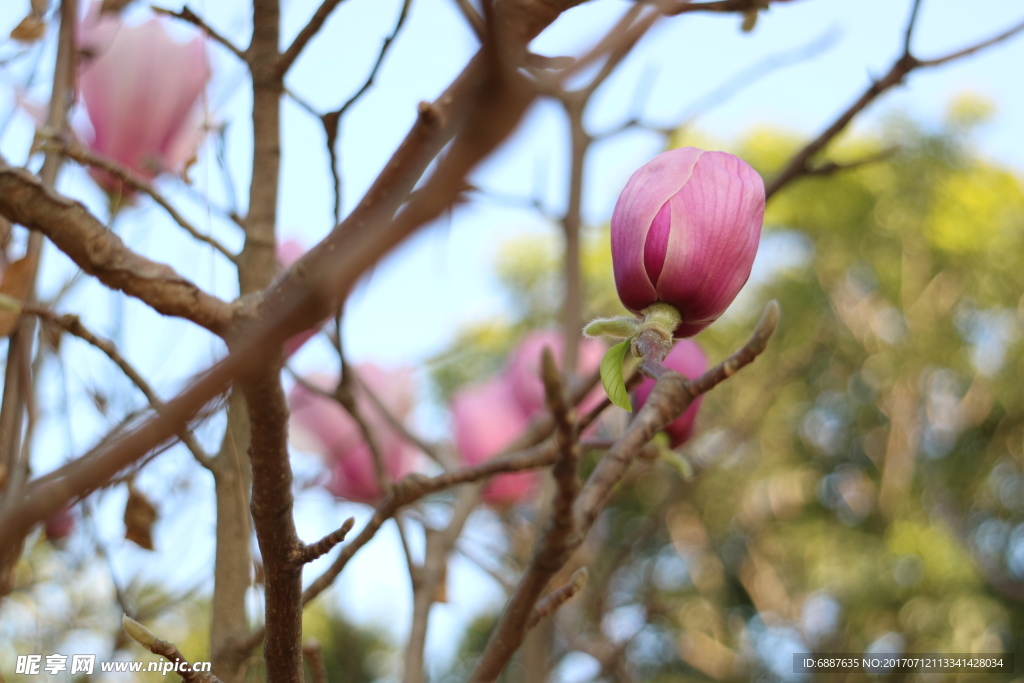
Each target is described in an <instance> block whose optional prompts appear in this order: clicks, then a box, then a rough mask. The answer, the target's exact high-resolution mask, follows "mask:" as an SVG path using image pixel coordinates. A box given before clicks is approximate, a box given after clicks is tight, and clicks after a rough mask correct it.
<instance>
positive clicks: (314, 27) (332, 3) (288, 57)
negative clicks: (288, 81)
mask: <svg viewBox="0 0 1024 683" xmlns="http://www.w3.org/2000/svg"><path fill="white" fill-rule="evenodd" d="M344 1H345V0H324V1H323V2H322V3H321V4H320V6H319V7H317V9H316V12H314V13H313V16H312V17H310V19H309V22H308V23H307V24H306V25H305V26H303V27H302V30H301V31H299V34H298V35H297V36H295V40H293V41H292V44H291V45H289V46H288V49H287V50H285V51H284V53H282V54H281V57H280V58H279V60H278V68H279V69H280V70H281V74H282V75H283V74H284V73H285V72H286V71H288V69H290V68H291V66H292V64H294V63H295V60H296V59H298V58H299V55H300V54H301V53H302V50H303V49H305V47H306V45H308V44H309V41H311V40H312V39H313V37H314V36H315V35H316V34H317V33H319V32H320V29H321V28H323V26H324V23H325V22H326V21H327V18H328V17H330V16H331V12H333V11H334V8H336V7H337V6H338V5H340V4H341V3H343V2H344Z"/></svg>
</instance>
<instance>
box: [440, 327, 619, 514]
mask: <svg viewBox="0 0 1024 683" xmlns="http://www.w3.org/2000/svg"><path fill="white" fill-rule="evenodd" d="M545 346H547V347H550V348H551V350H552V353H554V355H555V359H556V362H557V363H560V362H561V359H562V357H563V355H564V349H565V342H564V339H563V337H562V335H561V334H559V333H558V332H556V331H554V330H539V331H536V332H531V333H530V334H528V335H526V336H525V337H523V339H522V341H520V343H519V345H518V346H517V347H516V348H515V350H514V351H513V352H512V355H511V356H509V359H508V362H507V364H506V366H505V368H504V369H503V370H502V371H501V372H500V373H498V374H497V375H495V376H494V377H492V378H491V379H489V380H487V381H485V382H483V383H478V384H472V385H469V386H466V387H463V388H462V389H460V390H459V391H457V392H456V393H455V396H454V397H453V398H452V417H453V419H454V423H455V426H454V429H455V445H456V447H457V448H458V450H459V453H460V454H461V455H462V458H463V461H464V462H465V463H466V464H469V465H476V464H479V463H481V462H483V461H485V460H487V459H489V458H492V457H494V456H495V455H498V454H499V453H501V452H502V451H504V450H505V449H506V448H507V447H508V446H509V445H510V444H511V443H512V442H513V441H514V440H515V439H516V438H517V437H518V436H520V435H521V434H522V433H523V432H524V431H525V430H526V428H527V427H528V426H529V424H530V420H531V419H533V418H534V417H536V416H537V415H539V414H541V413H543V412H544V411H545V410H546V407H545V404H544V383H543V381H542V380H541V379H540V363H541V361H540V358H541V351H542V350H543V349H544V347H545ZM603 355H604V345H603V344H601V343H600V342H598V341H596V340H593V339H584V340H582V342H581V343H580V353H579V367H580V371H581V374H589V373H591V372H593V371H595V370H596V369H597V368H598V366H600V364H601V358H602V357H603ZM603 396H604V393H603V392H602V391H601V389H600V387H598V388H596V389H595V390H594V391H593V392H591V393H590V394H588V395H587V397H586V398H585V399H584V400H583V402H582V403H581V406H580V408H581V410H583V411H585V410H589V409H590V408H593V407H594V406H596V405H597V404H598V403H600V402H601V399H602V398H603ZM540 478H541V475H540V472H539V471H536V470H533V471H528V472H517V473H514V474H502V475H498V476H496V477H494V478H493V479H492V480H491V482H490V483H489V484H488V485H487V486H486V487H485V488H484V502H486V503H487V504H489V505H493V506H496V507H508V506H511V505H514V504H516V503H519V502H522V501H524V500H528V499H530V498H531V497H533V495H534V493H536V491H537V486H538V484H539V482H540Z"/></svg>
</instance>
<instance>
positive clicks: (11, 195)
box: [0, 159, 232, 336]
mask: <svg viewBox="0 0 1024 683" xmlns="http://www.w3.org/2000/svg"><path fill="white" fill-rule="evenodd" d="M0 215H3V216H4V217H6V218H7V219H8V220H10V221H12V222H15V223H20V224H21V225H24V226H25V227H26V228H29V229H30V230H36V231H37V232H40V233H42V234H43V235H45V236H46V237H48V238H49V239H50V241H52V242H53V243H54V244H55V245H57V247H58V248H59V249H60V250H61V251H63V252H64V253H65V254H67V255H68V256H69V257H70V258H71V260H72V261H74V262H75V263H76V264H78V266H79V267H80V268H81V269H82V270H84V271H85V272H86V273H88V274H89V275H94V276H95V277H96V278H97V279H98V280H99V281H100V282H102V283H103V284H104V285H106V286H107V287H110V288H111V289H117V290H121V291H123V292H124V293H125V294H127V295H129V296H133V297H135V298H136V299H139V300H141V301H142V302H143V303H146V304H148V305H149V306H150V307H152V308H153V309H154V310H156V311H157V312H158V313H162V314H164V315H170V316H175V317H178V318H184V319H186V320H191V321H192V322H194V323H195V324H197V325H199V326H200V327H204V328H206V329H208V330H210V331H211V332H213V333H214V334H217V335H221V336H223V335H224V334H225V333H226V332H227V330H228V328H229V326H230V322H231V318H232V307H231V305H230V304H228V303H227V302H225V301H222V300H221V299H218V298H217V297H215V296H213V295H211V294H207V293H206V292H205V291H203V290H202V289H200V288H199V287H198V286H197V285H195V284H194V283H192V282H191V281H189V280H187V279H185V278H184V277H183V276H181V275H179V274H178V273H177V272H176V271H175V270H174V269H173V268H171V267H170V266H168V265H166V264H164V263H158V262H156V261H150V260H149V259H147V258H145V257H143V256H140V255H139V254H136V253H135V252H134V251H132V250H131V249H129V248H128V247H126V246H125V244H124V242H122V241H121V238H120V237H118V236H117V235H115V234H114V233H112V232H110V231H109V230H108V229H107V228H106V226H105V225H103V224H102V223H101V222H100V221H99V220H98V219H97V218H96V217H95V216H93V215H92V214H91V213H89V211H88V209H86V208H85V207H84V206H82V205H81V204H80V203H78V202H76V201H74V200H72V199H68V198H67V197H64V196H62V195H59V194H57V193H56V192H54V191H53V190H50V189H48V188H46V187H45V186H44V185H43V183H42V182H41V181H40V180H39V178H37V177H36V176H34V175H32V174H31V173H29V172H28V171H26V170H24V169H20V168H14V167H13V166H10V165H8V164H7V163H6V162H5V161H4V160H3V159H0Z"/></svg>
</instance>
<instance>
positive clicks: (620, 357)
mask: <svg viewBox="0 0 1024 683" xmlns="http://www.w3.org/2000/svg"><path fill="white" fill-rule="evenodd" d="M632 343H633V340H632V339H627V340H626V341H624V342H621V343H619V344H616V345H615V346H613V347H611V348H610V349H608V353H606V354H604V358H602V359H601V384H603V385H604V391H605V393H606V394H608V398H609V399H611V402H612V403H614V404H615V405H617V406H618V407H620V408H622V409H623V410H625V411H627V412H630V413H631V412H633V404H632V403H630V402H629V394H628V393H626V381H625V379H624V378H623V376H622V365H623V363H624V362H625V360H626V354H627V353H629V345H630V344H632Z"/></svg>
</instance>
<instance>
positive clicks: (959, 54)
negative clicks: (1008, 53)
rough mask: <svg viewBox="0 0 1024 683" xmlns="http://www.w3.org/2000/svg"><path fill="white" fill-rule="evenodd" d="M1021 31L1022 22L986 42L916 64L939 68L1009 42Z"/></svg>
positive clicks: (1022, 28)
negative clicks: (1006, 41) (1005, 41)
mask: <svg viewBox="0 0 1024 683" xmlns="http://www.w3.org/2000/svg"><path fill="white" fill-rule="evenodd" d="M1021 31H1024V21H1022V22H1020V23H1019V24H1015V25H1014V26H1013V27H1011V28H1009V29H1007V30H1005V31H1003V32H1002V33H1000V34H998V35H995V36H992V37H991V38H989V39H988V40H983V41H981V42H980V43H975V44H974V45H971V46H970V47H965V48H964V49H962V50H957V51H956V52H951V53H949V54H948V55H943V56H942V57H935V58H934V59H921V60H919V61H918V64H919V66H921V67H932V66H940V65H942V64H945V63H947V62H952V61H954V60H957V59H961V58H963V57H969V56H970V55H973V54H974V53H975V52H979V51H981V50H984V49H985V48H988V47H992V46H993V45H997V44H999V43H1001V42H1003V41H1004V40H1009V39H1010V38H1012V37H1013V36H1015V35H1017V34H1018V33H1020V32H1021Z"/></svg>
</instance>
